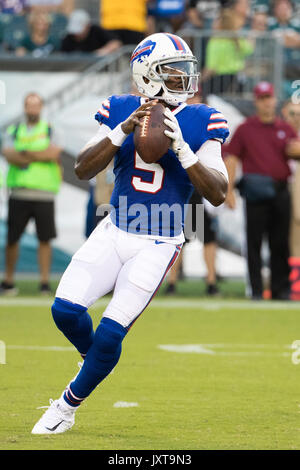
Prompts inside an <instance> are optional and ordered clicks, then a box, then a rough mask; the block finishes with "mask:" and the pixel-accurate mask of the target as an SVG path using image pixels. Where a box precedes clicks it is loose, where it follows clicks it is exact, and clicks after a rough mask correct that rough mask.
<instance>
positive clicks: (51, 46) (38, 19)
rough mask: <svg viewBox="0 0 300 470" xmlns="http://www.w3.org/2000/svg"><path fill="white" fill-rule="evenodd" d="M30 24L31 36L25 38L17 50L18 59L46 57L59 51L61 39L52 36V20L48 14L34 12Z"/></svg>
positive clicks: (29, 19)
mask: <svg viewBox="0 0 300 470" xmlns="http://www.w3.org/2000/svg"><path fill="white" fill-rule="evenodd" d="M28 22H29V34H27V35H25V36H24V38H23V39H22V40H21V41H20V43H19V45H18V47H17V49H16V50H15V54H16V55H17V56H18V57H22V56H25V55H26V54H32V55H33V56H34V57H45V56H48V55H50V54H51V53H53V52H55V51H58V50H59V47H60V41H59V39H58V38H57V37H56V36H53V35H52V34H50V25H51V19H50V16H49V15H48V13H42V12H32V13H30V15H29V18H28Z"/></svg>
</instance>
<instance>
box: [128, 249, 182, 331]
mask: <svg viewBox="0 0 300 470" xmlns="http://www.w3.org/2000/svg"><path fill="white" fill-rule="evenodd" d="M181 248H182V245H176V249H175V253H174V255H173V256H172V258H171V261H170V263H169V264H168V266H167V269H166V270H165V272H164V275H163V277H162V278H161V280H160V282H159V284H158V286H157V288H156V289H155V291H154V292H153V294H152V296H151V297H150V300H149V301H148V302H147V304H146V305H145V307H144V308H143V310H142V311H141V313H139V314H138V316H137V317H136V318H135V319H134V320H133V321H132V322H131V323H130V325H129V326H127V330H128V331H129V330H130V328H131V327H132V325H133V324H134V323H135V322H136V320H137V319H138V318H139V317H140V316H141V315H142V313H143V312H144V310H145V309H146V308H147V307H148V305H149V304H150V302H151V300H152V299H153V297H154V296H155V294H156V293H157V291H158V289H159V288H160V286H161V285H162V282H163V280H164V278H165V277H166V275H167V273H168V271H169V269H171V267H172V266H173V264H174V263H175V261H176V259H177V257H178V255H179V253H180V251H181Z"/></svg>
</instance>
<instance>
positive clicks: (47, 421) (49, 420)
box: [31, 399, 76, 434]
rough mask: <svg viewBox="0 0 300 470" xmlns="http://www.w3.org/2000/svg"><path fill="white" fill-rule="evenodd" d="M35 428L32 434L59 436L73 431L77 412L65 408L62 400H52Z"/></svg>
mask: <svg viewBox="0 0 300 470" xmlns="http://www.w3.org/2000/svg"><path fill="white" fill-rule="evenodd" d="M47 408H48V409H47V410H46V411H45V413H44V414H43V416H42V417H41V419H40V420H39V421H38V422H37V423H36V424H35V426H34V427H33V429H32V431H31V434H59V433H62V432H65V431H67V430H68V429H71V427H72V426H73V424H74V423H75V411H76V408H74V410H71V409H68V408H65V407H64V406H62V405H61V403H60V400H52V399H50V406H49V407H47Z"/></svg>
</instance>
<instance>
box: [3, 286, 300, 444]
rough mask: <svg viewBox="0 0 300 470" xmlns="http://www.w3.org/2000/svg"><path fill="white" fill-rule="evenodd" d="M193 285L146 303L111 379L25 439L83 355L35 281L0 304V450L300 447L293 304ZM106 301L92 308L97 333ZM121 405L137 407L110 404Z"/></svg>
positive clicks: (298, 331) (299, 372) (299, 329)
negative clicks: (206, 292) (46, 432)
mask: <svg viewBox="0 0 300 470" xmlns="http://www.w3.org/2000/svg"><path fill="white" fill-rule="evenodd" d="M183 286H185V287H183ZM197 286H198V284H197V283H196V282H192V283H182V284H181V285H180V289H179V296H176V297H170V298H167V297H164V296H163V291H162V294H160V295H159V296H157V297H156V298H155V299H154V300H153V302H152V303H151V304H150V306H149V307H148V308H147V310H146V311H145V312H144V313H143V315H142V316H141V318H140V319H139V320H138V321H137V322H136V323H135V325H134V326H133V328H132V330H131V331H130V333H129V334H128V336H127V338H125V340H124V343H123V354H122V357H121V360H120V362H119V364H118V366H117V367H116V369H115V371H114V373H113V374H111V375H110V376H109V377H108V378H107V379H106V380H105V381H104V382H103V383H102V384H101V385H100V386H99V387H98V388H97V389H96V390H95V391H94V393H93V394H92V395H91V396H90V397H89V398H88V399H87V400H86V402H85V403H84V404H83V405H82V406H81V408H80V409H79V410H78V412H77V415H76V423H75V426H74V427H73V428H72V430H71V431H68V432H67V433H65V434H62V435H56V436H33V435H31V429H32V427H33V425H34V424H35V422H36V421H37V420H38V419H39V417H40V416H41V414H42V413H43V410H41V409H37V408H38V407H40V406H43V405H44V406H45V405H47V404H49V398H53V399H55V398H57V397H58V396H59V395H60V394H61V392H62V390H63V388H64V387H65V385H66V384H67V383H68V382H69V380H70V379H71V378H72V377H73V376H74V375H75V374H76V373H77V371H78V368H77V362H78V361H79V360H80V357H79V355H78V354H77V352H76V351H75V350H73V349H72V348H71V347H70V345H69V343H68V342H67V340H66V339H65V338H64V337H63V335H62V334H61V333H60V332H59V331H58V330H57V329H56V327H55V325H54V323H53V321H52V317H51V313H50V305H51V298H49V299H47V298H40V297H37V296H33V294H34V293H35V288H36V287H35V285H34V283H32V282H24V283H21V284H20V288H21V297H17V298H14V299H8V298H1V299H0V340H2V341H4V342H5V344H6V364H0V402H1V408H0V449H1V450H3V449H15V450H17V449H34V450H36V449H53V450H54V449H85V450H86V449H99V450H100V449H109V450H125V449H135V450H141V449H152V450H153V449H155V450H160V449H164V450H185V449H300V407H299V405H300V364H299V365H298V366H297V365H295V364H293V363H292V360H291V357H292V352H293V351H292V349H291V348H290V346H291V344H292V342H293V341H294V340H296V339H300V305H299V304H297V303H295V302H291V303H276V302H273V303H272V302H268V301H263V302H250V301H247V300H243V299H242V298H239V297H241V296H242V290H243V287H242V284H241V283H240V284H235V285H233V284H231V290H230V289H229V288H228V287H223V289H224V292H223V293H224V296H225V298H222V299H213V300H210V299H206V298H204V297H201V296H200V294H201V292H202V291H201V289H202V288H203V286H202V287H201V288H199V290H198V288H197V289H195V287H197ZM224 286H225V283H224ZM226 293H227V294H226ZM108 300H109V299H108V298H105V299H103V300H101V301H100V302H98V303H97V304H96V305H95V306H94V307H93V308H92V309H91V310H90V313H91V315H92V317H93V320H94V324H95V325H97V324H98V322H99V321H100V318H101V313H102V312H103V310H104V308H105V305H106V303H107V302H108ZM186 345H188V346H186ZM178 347H179V351H176V350H174V349H176V348H178ZM120 401H122V402H129V403H137V404H138V406H135V407H128V408H116V407H114V404H115V403H116V402H120Z"/></svg>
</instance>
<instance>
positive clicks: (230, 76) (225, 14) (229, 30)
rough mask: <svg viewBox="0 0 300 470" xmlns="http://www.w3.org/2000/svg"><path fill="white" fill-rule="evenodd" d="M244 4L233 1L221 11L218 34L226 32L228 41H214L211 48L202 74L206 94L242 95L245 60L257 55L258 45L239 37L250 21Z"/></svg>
mask: <svg viewBox="0 0 300 470" xmlns="http://www.w3.org/2000/svg"><path fill="white" fill-rule="evenodd" d="M239 4H242V5H243V6H244V5H247V4H248V3H247V2H245V1H242V0H231V1H230V2H227V3H226V7H225V8H222V9H221V12H220V17H219V18H218V20H217V22H216V30H217V31H224V32H225V35H224V37H222V35H221V36H217V37H212V38H211V39H210V40H209V41H208V44H207V49H206V59H205V67H204V70H203V72H202V87H203V94H204V96H207V95H208V94H209V93H216V94H218V93H224V92H230V91H241V90H242V89H243V86H244V81H245V79H244V75H243V73H242V72H243V70H244V68H245V59H246V57H247V56H249V55H251V54H252V53H253V51H254V43H253V41H250V40H248V39H245V38H238V36H237V35H236V33H237V32H238V31H239V30H240V28H241V27H242V25H243V24H244V22H245V20H246V13H245V8H242V7H239V8H237V5H239Z"/></svg>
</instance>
